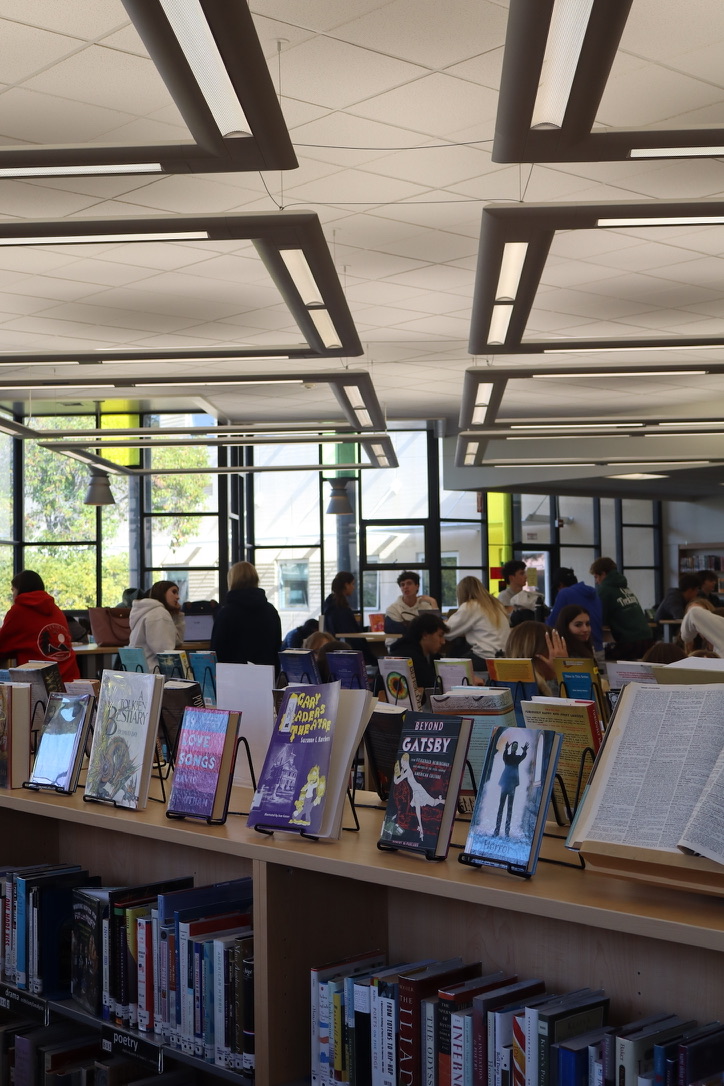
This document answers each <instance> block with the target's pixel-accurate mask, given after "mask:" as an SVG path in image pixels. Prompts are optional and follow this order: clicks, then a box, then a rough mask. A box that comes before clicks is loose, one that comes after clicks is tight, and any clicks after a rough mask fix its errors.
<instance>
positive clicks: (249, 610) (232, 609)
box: [211, 562, 282, 672]
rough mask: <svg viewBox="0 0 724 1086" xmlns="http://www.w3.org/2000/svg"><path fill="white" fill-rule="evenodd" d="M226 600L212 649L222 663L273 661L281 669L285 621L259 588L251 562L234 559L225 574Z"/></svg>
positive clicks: (213, 634)
mask: <svg viewBox="0 0 724 1086" xmlns="http://www.w3.org/2000/svg"><path fill="white" fill-rule="evenodd" d="M226 582H227V584H228V586H229V591H228V592H227V594H226V601H225V603H224V604H222V606H221V607H219V609H218V610H217V612H216V614H215V615H214V628H213V630H212V631H211V648H212V650H213V651H214V652H215V653H216V658H217V660H218V661H219V663H220V664H271V665H272V666H273V667H274V671H275V672H276V671H278V670H279V655H278V654H279V645H280V644H281V640H282V624H281V620H280V618H279V612H278V611H277V609H276V607H275V606H274V605H273V604H271V603H269V601H268V599H267V598H266V592H265V591H264V589H263V588H260V587H259V574H258V573H257V571H256V567H255V566H253V565H252V564H251V562H235V563H234V565H233V566H232V567H231V569H230V570H229V572H228V573H227V575H226Z"/></svg>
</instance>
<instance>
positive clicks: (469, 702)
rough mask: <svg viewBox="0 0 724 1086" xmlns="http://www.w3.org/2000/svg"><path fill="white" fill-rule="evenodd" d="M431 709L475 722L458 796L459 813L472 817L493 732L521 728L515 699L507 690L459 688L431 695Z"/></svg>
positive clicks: (482, 687) (493, 687) (478, 687)
mask: <svg viewBox="0 0 724 1086" xmlns="http://www.w3.org/2000/svg"><path fill="white" fill-rule="evenodd" d="M430 709H431V711H432V712H434V713H452V714H453V715H457V716H469V717H470V719H471V720H472V722H473V730H472V732H471V734H470V745H469V747H468V756H467V760H466V763H465V772H464V773H463V780H462V784H461V785H460V793H459V795H458V812H459V813H460V814H461V815H467V816H468V817H469V816H470V815H471V814H472V810H473V807H474V806H475V796H476V794H477V790H478V785H479V783H480V779H481V777H482V773H483V765H484V764H485V756H486V754H487V753H488V743H489V742H490V737H491V735H492V734H493V728H495V727H500V728H502V727H505V728H516V727H517V726H518V721H517V719H516V715H515V710H514V708H513V696H512V694H511V692H510V690H508V688H507V687H496V686H474V687H456V688H455V689H454V690H451V691H450V692H449V693H447V694H431V695H430Z"/></svg>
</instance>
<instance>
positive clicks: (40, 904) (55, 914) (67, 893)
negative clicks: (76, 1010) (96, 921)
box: [27, 871, 101, 999]
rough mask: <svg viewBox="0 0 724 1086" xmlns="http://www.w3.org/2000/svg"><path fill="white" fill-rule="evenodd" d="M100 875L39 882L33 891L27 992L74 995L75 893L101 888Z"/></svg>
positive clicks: (74, 875) (49, 996)
mask: <svg viewBox="0 0 724 1086" xmlns="http://www.w3.org/2000/svg"><path fill="white" fill-rule="evenodd" d="M100 881H101V880H100V877H99V876H98V875H91V876H89V875H88V872H87V871H76V872H69V873H68V874H66V875H60V876H57V877H56V878H49V879H45V880H42V881H38V882H37V883H36V885H35V886H33V887H31V890H30V901H29V905H30V909H29V913H30V926H29V932H28V985H27V987H28V990H29V991H30V992H32V993H33V994H34V995H42V996H43V997H44V998H45V999H67V998H68V996H69V995H70V992H71V975H72V967H71V963H72V949H71V943H72V939H71V931H72V927H73V903H74V893H75V890H76V889H77V888H78V887H81V886H82V887H88V888H89V889H90V888H92V887H99V886H100Z"/></svg>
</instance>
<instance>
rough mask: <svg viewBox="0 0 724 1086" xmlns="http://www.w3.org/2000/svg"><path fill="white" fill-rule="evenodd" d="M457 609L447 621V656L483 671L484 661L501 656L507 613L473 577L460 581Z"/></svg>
mask: <svg viewBox="0 0 724 1086" xmlns="http://www.w3.org/2000/svg"><path fill="white" fill-rule="evenodd" d="M457 598H458V609H457V611H455V612H454V613H453V614H452V615H450V616H449V617H448V619H447V625H448V632H447V634H446V635H445V637H446V639H447V640H448V641H452V642H454V644H452V645H451V646H450V655H451V656H458V657H461V658H462V657H467V658H469V659H471V660H472V661H473V670H474V671H485V661H486V660H487V659H490V658H492V657H493V656H500V655H502V652H503V649H504V648H505V641H506V638H507V636H508V633H509V632H510V623H509V622H508V612H507V611H506V609H505V607H504V606H503V605H502V603H499V602H498V600H497V599H496V598H495V596H491V595H490V593H489V592H488V590H487V588H486V587H485V585H484V584H483V583H482V581H480V580H478V578H477V577H463V579H462V580H461V581H460V582H459V584H458V586H457Z"/></svg>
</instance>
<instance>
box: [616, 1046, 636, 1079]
mask: <svg viewBox="0 0 724 1086" xmlns="http://www.w3.org/2000/svg"><path fill="white" fill-rule="evenodd" d="M615 1051H616V1079H615V1081H616V1086H636V1077H637V1074H638V1069H637V1066H636V1065H637V1059H636V1045H635V1044H634V1042H633V1041H632V1040H631V1039H630V1038H628V1037H617V1038H616V1049H615Z"/></svg>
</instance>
